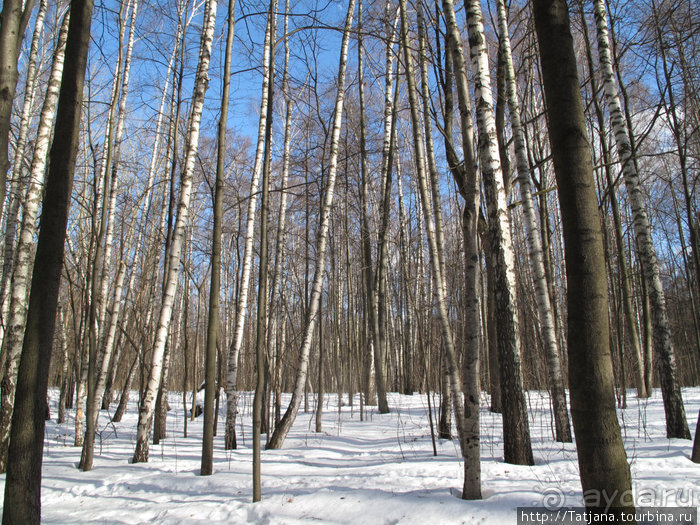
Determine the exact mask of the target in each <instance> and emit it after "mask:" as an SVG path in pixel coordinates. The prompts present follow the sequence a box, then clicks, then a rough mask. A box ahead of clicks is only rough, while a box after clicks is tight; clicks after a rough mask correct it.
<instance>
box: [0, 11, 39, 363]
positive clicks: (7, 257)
mask: <svg viewBox="0 0 700 525" xmlns="http://www.w3.org/2000/svg"><path fill="white" fill-rule="evenodd" d="M46 5H47V0H41V2H40V3H39V11H38V12H37V14H36V21H35V23H34V33H33V35H32V44H31V47H30V49H29V58H28V60H27V73H26V75H27V80H26V83H25V88H24V103H23V105H22V116H21V117H20V124H19V133H18V134H17V140H16V142H15V155H14V161H13V163H12V179H11V184H12V190H11V191H10V196H9V201H10V207H9V209H8V211H7V218H6V224H5V247H4V257H3V268H2V283H0V287H1V288H0V308H1V309H2V320H3V321H6V320H7V311H8V308H7V307H9V304H7V291H8V290H9V284H10V280H11V278H12V277H11V276H12V267H13V264H14V247H15V233H16V232H17V223H18V222H19V214H20V203H21V202H22V197H21V196H20V195H21V194H22V189H23V184H22V182H23V181H22V172H23V171H24V156H25V149H26V145H27V135H28V133H29V123H30V121H31V113H32V109H33V106H34V91H35V86H36V77H37V55H38V54H39V44H40V43H41V34H42V33H43V31H44V18H45V16H46ZM4 330H5V323H4V322H2V323H0V343H1V342H2V339H3V336H4ZM0 368H2V365H0Z"/></svg>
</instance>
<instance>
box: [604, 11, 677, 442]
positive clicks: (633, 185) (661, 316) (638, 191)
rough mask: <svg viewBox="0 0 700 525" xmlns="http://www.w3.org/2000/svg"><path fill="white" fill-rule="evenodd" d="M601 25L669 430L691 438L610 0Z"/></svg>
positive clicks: (610, 103)
mask: <svg viewBox="0 0 700 525" xmlns="http://www.w3.org/2000/svg"><path fill="white" fill-rule="evenodd" d="M594 9H595V19H596V29H597V35H598V56H599V61H600V69H601V75H602V77H603V87H604V89H605V99H606V101H607V103H608V111H609V113H610V124H611V126H612V128H613V132H614V134H615V144H616V146H617V154H618V158H619V161H620V163H621V164H622V173H623V176H624V180H625V187H626V188H627V195H628V198H629V202H630V206H631V208H632V223H633V225H634V234H635V238H636V241H637V253H638V255H639V259H640V262H641V265H642V272H643V273H644V279H645V281H646V284H647V290H648V294H649V301H650V303H651V318H652V322H653V329H652V332H653V345H654V353H655V354H656V359H657V366H658V370H659V378H660V380H661V393H662V395H663V400H664V411H665V413H666V436H667V437H669V438H681V439H690V431H689V430H688V422H687V420H686V417H685V408H684V407H683V398H682V397H681V390H680V386H679V384H678V380H677V378H676V361H675V357H674V352H673V341H672V339H671V327H670V324H669V320H668V313H667V311H666V299H665V297H664V290H663V286H662V284H661V273H660V270H659V261H658V258H657V256H656V249H655V248H654V241H653V232H652V229H651V225H650V224H649V217H648V215H647V212H646V207H645V205H644V195H643V192H642V183H641V181H640V179H639V173H637V169H636V167H635V163H634V158H633V151H632V147H631V145H630V133H631V132H632V130H630V129H628V127H627V121H626V120H625V117H624V115H623V113H622V109H621V104H620V95H619V91H618V87H617V82H616V80H615V74H614V72H613V64H612V56H611V53H610V37H609V31H608V20H607V13H606V11H605V2H604V0H595V1H594Z"/></svg>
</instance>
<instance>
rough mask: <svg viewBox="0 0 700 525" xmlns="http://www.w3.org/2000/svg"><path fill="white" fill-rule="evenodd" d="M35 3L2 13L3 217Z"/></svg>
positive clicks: (20, 1) (9, 2) (9, 4)
mask: <svg viewBox="0 0 700 525" xmlns="http://www.w3.org/2000/svg"><path fill="white" fill-rule="evenodd" d="M33 8H34V0H26V1H24V0H5V1H4V2H3V6H2V12H1V13H0V217H2V211H3V209H4V206H5V182H6V180H7V172H8V170H9V167H10V166H9V164H10V161H9V146H10V121H11V119H12V101H13V99H14V96H15V89H16V88H17V79H18V76H19V74H18V72H17V61H18V59H19V53H20V47H21V44H22V39H23V38H24V32H25V30H26V28H27V24H28V23H29V18H30V17H31V15H32V9H33Z"/></svg>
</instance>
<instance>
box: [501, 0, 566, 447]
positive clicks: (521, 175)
mask: <svg viewBox="0 0 700 525" xmlns="http://www.w3.org/2000/svg"><path fill="white" fill-rule="evenodd" d="M498 26H499V32H500V45H501V53H502V56H503V60H504V63H505V81H506V97H507V100H508V110H509V113H510V123H511V129H512V132H513V142H514V144H515V159H516V169H517V172H518V184H519V186H520V199H521V201H522V203H523V218H524V220H525V226H526V229H527V248H528V255H529V256H530V263H531V264H532V269H533V273H534V281H535V283H534V284H535V300H536V304H537V314H538V317H539V320H540V325H541V334H542V339H543V340H544V351H545V357H546V361H547V373H548V376H549V391H550V395H551V399H552V406H553V414H554V426H555V438H556V440H557V441H561V442H564V443H569V442H571V426H570V425H569V410H568V408H567V405H566V392H565V391H564V375H563V372H562V367H561V359H560V357H559V345H558V344H557V335H556V331H555V324H554V314H553V312H552V304H551V302H550V292H549V285H548V283H547V277H546V273H545V266H544V258H543V256H542V243H541V242H540V235H539V231H538V230H539V228H538V225H537V215H536V214H535V207H534V204H533V201H532V187H531V185H530V163H529V162H528V158H527V150H526V145H525V137H524V135H523V130H522V124H521V120H520V103H519V102H518V96H517V92H516V79H515V68H514V67H513V56H512V53H511V47H510V36H509V34H508V19H507V13H506V6H505V1H504V0H498Z"/></svg>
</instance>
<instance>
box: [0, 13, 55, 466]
mask: <svg viewBox="0 0 700 525" xmlns="http://www.w3.org/2000/svg"><path fill="white" fill-rule="evenodd" d="M68 21H69V16H68V14H67V15H66V16H65V18H64V19H63V23H62V25H61V30H60V33H59V37H58V43H57V46H56V50H55V51H54V58H53V64H52V66H51V74H50V77H49V85H48V88H47V91H46V97H45V98H44V104H43V107H42V109H41V115H40V117H39V127H38V130H37V138H36V142H35V146H34V154H33V156H32V164H31V168H30V173H29V181H28V187H27V194H26V196H25V205H24V213H23V215H22V224H21V227H20V234H19V239H18V240H17V247H16V248H15V258H16V259H15V264H14V266H15V269H14V273H13V275H12V285H11V287H10V298H9V300H10V311H9V319H8V323H7V331H6V333H5V338H4V341H3V344H4V345H5V349H6V351H5V356H6V366H5V372H4V374H3V379H2V407H1V408H0V472H5V470H6V468H7V454H8V447H9V438H10V423H11V421H12V413H13V406H14V401H15V389H16V384H17V372H18V368H19V361H20V354H21V353H22V339H23V336H24V330H25V325H26V319H27V308H28V304H27V299H28V297H27V292H28V289H29V283H30V280H31V278H32V265H33V262H34V258H33V256H32V248H33V246H34V236H35V235H36V231H37V230H36V219H37V215H38V213H39V205H40V203H41V194H42V190H43V187H44V176H45V171H46V162H47V153H48V150H49V142H50V140H51V131H52V128H53V121H54V116H55V114H56V107H57V104H58V97H59V91H60V88H61V77H62V75H63V64H64V54H65V46H66V39H67V36H68Z"/></svg>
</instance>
